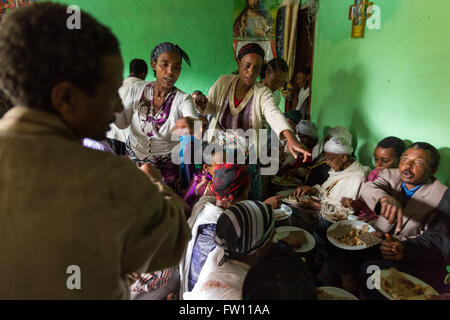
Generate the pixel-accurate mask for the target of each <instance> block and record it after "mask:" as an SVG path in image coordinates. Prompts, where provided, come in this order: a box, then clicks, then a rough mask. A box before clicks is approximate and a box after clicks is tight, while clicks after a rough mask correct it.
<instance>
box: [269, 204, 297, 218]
mask: <svg viewBox="0 0 450 320" xmlns="http://www.w3.org/2000/svg"><path fill="white" fill-rule="evenodd" d="M272 211H273V214H275V213H283V214H284V215H285V216H284V217H282V218H278V219H274V220H275V221H279V220H284V219H287V218H289V217H290V216H291V214H292V208H291V207H289V206H287V205H285V204H281V206H280V208H279V209H273V210H272Z"/></svg>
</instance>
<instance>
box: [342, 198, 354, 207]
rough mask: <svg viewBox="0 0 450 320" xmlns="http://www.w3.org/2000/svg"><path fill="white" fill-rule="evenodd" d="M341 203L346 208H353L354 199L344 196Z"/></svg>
mask: <svg viewBox="0 0 450 320" xmlns="http://www.w3.org/2000/svg"><path fill="white" fill-rule="evenodd" d="M341 205H342V206H343V207H345V208H353V199H352V198H345V197H343V198H342V199H341Z"/></svg>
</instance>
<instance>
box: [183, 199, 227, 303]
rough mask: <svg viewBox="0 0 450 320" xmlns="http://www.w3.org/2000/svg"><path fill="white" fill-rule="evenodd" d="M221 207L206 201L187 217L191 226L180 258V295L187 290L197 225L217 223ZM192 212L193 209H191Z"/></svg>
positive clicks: (221, 210)
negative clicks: (197, 210) (189, 237)
mask: <svg viewBox="0 0 450 320" xmlns="http://www.w3.org/2000/svg"><path fill="white" fill-rule="evenodd" d="M222 212H223V209H222V208H220V207H217V206H215V205H214V204H212V203H210V202H207V203H206V204H205V206H204V207H203V209H202V210H201V211H200V212H198V214H197V215H196V216H194V215H193V216H191V217H190V218H189V219H188V224H189V227H190V228H191V235H192V238H191V240H190V241H189V243H188V245H187V247H186V250H185V253H184V255H183V257H182V258H181V260H180V264H179V269H180V297H183V294H184V292H186V291H188V289H189V288H188V283H189V270H190V266H191V258H192V251H193V249H194V245H195V241H196V240H197V233H198V227H199V226H201V225H204V224H211V223H217V220H218V219H219V216H220V215H221V214H222ZM193 214H194V210H193Z"/></svg>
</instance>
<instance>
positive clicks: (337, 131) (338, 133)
mask: <svg viewBox="0 0 450 320" xmlns="http://www.w3.org/2000/svg"><path fill="white" fill-rule="evenodd" d="M327 135H328V136H331V137H332V138H334V137H342V138H344V139H346V140H347V142H348V144H349V145H352V143H353V138H352V134H351V133H350V132H349V131H348V130H347V129H345V128H344V127H341V126H336V127H334V128H331V129H329V130H328V133H327Z"/></svg>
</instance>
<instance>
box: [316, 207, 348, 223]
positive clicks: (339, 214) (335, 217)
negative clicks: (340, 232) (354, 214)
mask: <svg viewBox="0 0 450 320" xmlns="http://www.w3.org/2000/svg"><path fill="white" fill-rule="evenodd" d="M322 216H323V217H324V218H325V219H328V220H331V221H335V222H337V221H342V220H347V219H348V214H347V212H345V211H344V210H342V211H335V212H333V213H322Z"/></svg>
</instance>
